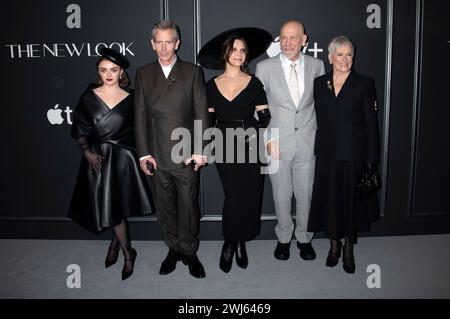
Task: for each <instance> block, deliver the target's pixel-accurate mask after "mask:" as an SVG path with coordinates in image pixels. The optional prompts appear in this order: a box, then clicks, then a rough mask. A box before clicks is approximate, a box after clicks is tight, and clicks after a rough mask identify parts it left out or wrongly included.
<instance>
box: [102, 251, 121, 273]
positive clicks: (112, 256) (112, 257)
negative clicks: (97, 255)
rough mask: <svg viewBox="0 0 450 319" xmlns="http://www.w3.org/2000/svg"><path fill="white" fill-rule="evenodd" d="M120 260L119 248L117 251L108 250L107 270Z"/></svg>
mask: <svg viewBox="0 0 450 319" xmlns="http://www.w3.org/2000/svg"><path fill="white" fill-rule="evenodd" d="M118 258H119V247H117V248H116V249H108V254H107V255H106V258H105V268H108V267H111V266H112V265H114V264H115V263H116V262H117V259H118Z"/></svg>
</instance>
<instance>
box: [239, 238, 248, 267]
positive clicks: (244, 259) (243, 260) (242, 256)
mask: <svg viewBox="0 0 450 319" xmlns="http://www.w3.org/2000/svg"><path fill="white" fill-rule="evenodd" d="M236 264H237V265H238V266H239V267H241V268H243V269H245V268H247V266H248V256H247V250H246V249H245V241H240V242H238V245H237V249H236Z"/></svg>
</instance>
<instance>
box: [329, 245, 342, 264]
mask: <svg viewBox="0 0 450 319" xmlns="http://www.w3.org/2000/svg"><path fill="white" fill-rule="evenodd" d="M341 250H342V244H341V242H340V241H339V242H338V244H337V248H336V252H332V250H331V249H330V250H329V251H328V257H327V261H326V263H325V265H326V266H327V267H334V266H336V265H337V264H338V263H339V257H341Z"/></svg>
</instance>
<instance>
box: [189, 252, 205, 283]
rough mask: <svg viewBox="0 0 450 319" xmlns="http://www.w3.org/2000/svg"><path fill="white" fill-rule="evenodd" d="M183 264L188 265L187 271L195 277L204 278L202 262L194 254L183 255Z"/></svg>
mask: <svg viewBox="0 0 450 319" xmlns="http://www.w3.org/2000/svg"><path fill="white" fill-rule="evenodd" d="M183 264H185V265H188V267H189V273H190V274H191V276H193V277H195V278H204V277H205V276H206V274H205V269H204V268H203V265H202V263H201V262H200V260H198V257H197V255H196V254H194V255H191V256H184V257H183Z"/></svg>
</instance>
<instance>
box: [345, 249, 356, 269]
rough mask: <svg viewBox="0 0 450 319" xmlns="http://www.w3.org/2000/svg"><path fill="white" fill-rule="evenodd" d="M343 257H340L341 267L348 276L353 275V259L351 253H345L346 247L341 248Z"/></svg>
mask: <svg viewBox="0 0 450 319" xmlns="http://www.w3.org/2000/svg"><path fill="white" fill-rule="evenodd" d="M343 251H344V256H343V257H342V267H343V268H344V271H345V272H346V273H348V274H353V273H355V268H356V266H355V257H354V256H353V251H352V252H351V253H350V254H349V253H346V246H345V245H344V247H343Z"/></svg>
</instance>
